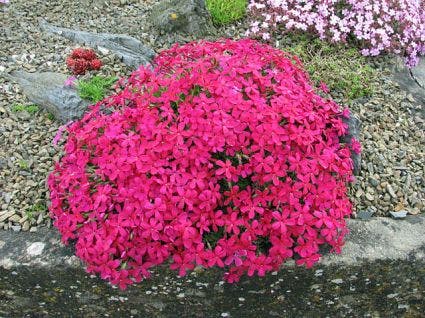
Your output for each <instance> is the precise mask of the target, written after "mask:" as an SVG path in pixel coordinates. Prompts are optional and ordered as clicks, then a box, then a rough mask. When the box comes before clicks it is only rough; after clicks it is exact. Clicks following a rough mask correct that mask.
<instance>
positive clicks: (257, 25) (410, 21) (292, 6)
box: [248, 0, 425, 66]
mask: <svg viewBox="0 0 425 318" xmlns="http://www.w3.org/2000/svg"><path fill="white" fill-rule="evenodd" d="M248 8H249V12H250V15H251V16H252V19H253V21H252V23H251V27H250V30H249V32H248V33H249V34H253V35H259V36H261V37H262V38H263V39H264V40H269V39H270V37H271V33H273V32H275V31H277V32H282V31H283V32H297V31H298V32H308V33H311V34H314V35H317V36H319V37H320V39H322V40H328V41H330V42H340V43H346V42H348V41H350V42H352V43H354V44H356V45H357V46H358V47H360V48H361V52H362V54H363V55H366V56H376V55H379V54H382V53H395V54H400V55H402V56H404V57H405V58H406V64H407V65H408V66H415V65H416V64H417V63H418V61H419V56H421V55H424V54H425V1H424V0H382V1H374V0H361V1H359V0H344V1H339V0H332V1H322V0H308V1H298V0H252V1H251V2H250V4H249V6H248Z"/></svg>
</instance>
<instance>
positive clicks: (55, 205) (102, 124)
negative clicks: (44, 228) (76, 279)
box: [48, 40, 352, 288]
mask: <svg viewBox="0 0 425 318" xmlns="http://www.w3.org/2000/svg"><path fill="white" fill-rule="evenodd" d="M294 59H295V61H294ZM154 62H155V66H154V68H153V69H150V68H144V67H141V68H140V69H139V70H137V71H135V72H134V73H133V74H132V75H131V77H130V78H129V79H127V80H122V82H121V85H122V91H121V92H120V93H118V94H117V95H114V96H112V97H109V98H107V99H105V100H104V101H102V102H99V103H98V104H96V105H94V106H93V107H92V108H91V110H90V111H89V112H88V113H86V114H85V116H84V117H83V118H82V119H81V120H80V121H77V122H75V123H73V124H71V125H70V126H69V128H68V139H67V142H66V145H65V155H64V156H63V157H62V159H61V160H60V162H59V163H56V166H55V170H54V172H53V173H52V174H51V175H50V176H49V179H48V185H49V188H50V193H51V194H50V199H51V206H50V211H51V215H52V217H53V219H54V224H55V226H56V227H57V228H58V229H59V231H60V232H61V233H62V239H63V241H64V242H67V241H68V240H70V239H76V240H77V242H76V254H77V255H78V256H79V257H80V258H81V259H83V260H84V261H85V262H86V263H87V264H88V268H87V269H88V271H89V272H93V273H100V275H101V277H102V278H103V279H108V280H110V281H111V282H112V283H113V284H119V286H120V287H121V288H125V287H126V286H127V285H128V284H131V283H133V282H138V281H140V280H142V279H143V278H145V277H149V269H150V268H151V267H153V266H155V265H159V264H161V263H164V262H166V261H167V260H171V261H172V263H171V268H172V269H176V270H178V271H179V274H180V275H185V273H186V271H187V270H192V269H193V268H194V267H195V266H202V267H205V268H209V267H213V266H218V267H225V268H226V269H227V272H226V274H225V278H226V280H227V281H229V282H234V281H237V280H238V279H239V278H240V276H241V275H243V274H244V273H247V274H248V275H249V276H251V275H254V274H257V275H259V276H263V275H264V274H265V273H266V272H269V271H272V270H277V269H279V267H280V265H281V264H282V263H283V262H284V261H285V260H286V259H288V258H295V259H296V260H297V263H298V264H306V266H308V267H310V266H312V265H313V264H314V263H315V262H317V261H318V260H319V257H320V256H321V254H320V250H319V248H320V246H322V245H324V246H330V247H331V248H332V250H333V251H336V252H339V251H340V247H341V246H342V244H343V238H344V235H345V234H346V232H347V230H346V226H345V220H344V217H347V216H349V215H350V213H351V203H350V201H349V199H348V198H347V193H346V182H348V181H351V180H352V161H351V159H350V150H349V149H348V146H347V145H342V144H340V142H339V138H340V137H341V136H342V135H344V134H345V133H346V129H347V127H346V125H345V124H344V123H343V121H342V119H341V116H342V111H341V110H340V108H339V106H338V105H337V104H336V103H334V102H333V101H330V100H326V99H324V98H323V97H321V96H319V95H317V94H316V93H315V90H314V88H313V87H312V86H311V84H310V82H309V79H308V77H307V75H306V74H305V73H304V72H303V71H302V67H301V65H300V64H299V62H298V61H297V59H296V58H295V57H290V56H288V55H287V54H286V53H283V52H282V51H279V50H276V49H273V48H271V47H270V46H267V45H263V44H260V43H258V42H255V41H252V40H241V41H231V40H223V41H219V42H199V43H191V44H188V45H185V46H182V47H179V46H174V47H173V48H172V49H170V50H168V51H163V52H162V53H161V54H160V55H159V56H158V57H157V58H156V59H155V61H154Z"/></svg>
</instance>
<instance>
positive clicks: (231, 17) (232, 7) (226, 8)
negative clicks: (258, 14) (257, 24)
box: [205, 0, 248, 25]
mask: <svg viewBox="0 0 425 318" xmlns="http://www.w3.org/2000/svg"><path fill="white" fill-rule="evenodd" d="M205 4H206V6H207V9H208V11H209V12H210V14H211V17H212V19H213V21H214V23H216V24H219V25H224V24H228V23H232V22H234V21H237V20H239V19H241V18H242V17H243V16H244V15H245V13H246V8H247V6H248V0H231V1H228V0H206V1H205Z"/></svg>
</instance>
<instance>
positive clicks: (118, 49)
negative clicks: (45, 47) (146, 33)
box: [40, 20, 155, 69]
mask: <svg viewBox="0 0 425 318" xmlns="http://www.w3.org/2000/svg"><path fill="white" fill-rule="evenodd" d="M40 27H41V29H42V30H43V31H45V32H47V33H50V34H57V35H60V36H62V37H64V38H66V39H68V40H71V41H73V42H77V43H81V44H85V45H87V46H91V47H95V48H101V49H108V50H109V51H111V52H113V53H114V54H116V55H117V56H118V57H119V58H121V59H122V61H123V63H124V64H126V65H128V66H130V67H132V68H134V69H136V68H138V67H139V66H140V65H148V64H150V62H151V61H152V59H153V57H154V56H155V52H154V51H153V50H152V49H151V48H150V47H147V46H146V45H144V44H143V43H142V42H140V41H139V40H136V39H135V38H133V37H131V36H128V35H123V34H109V33H90V32H85V31H79V30H72V29H67V28H61V27H56V26H53V25H51V24H49V23H47V22H46V21H44V20H41V21H40Z"/></svg>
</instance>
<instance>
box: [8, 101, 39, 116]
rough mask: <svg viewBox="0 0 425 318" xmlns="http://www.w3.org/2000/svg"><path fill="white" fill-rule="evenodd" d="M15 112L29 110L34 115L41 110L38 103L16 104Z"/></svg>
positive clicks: (13, 107) (14, 106) (13, 109)
mask: <svg viewBox="0 0 425 318" xmlns="http://www.w3.org/2000/svg"><path fill="white" fill-rule="evenodd" d="M12 111H13V112H24V111H25V112H28V113H29V114H31V115H34V114H35V113H36V112H38V111H39V108H38V106H37V105H34V104H31V105H23V104H15V105H13V106H12Z"/></svg>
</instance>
